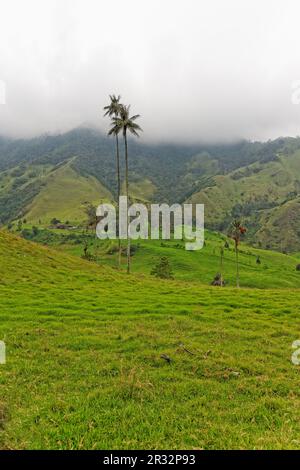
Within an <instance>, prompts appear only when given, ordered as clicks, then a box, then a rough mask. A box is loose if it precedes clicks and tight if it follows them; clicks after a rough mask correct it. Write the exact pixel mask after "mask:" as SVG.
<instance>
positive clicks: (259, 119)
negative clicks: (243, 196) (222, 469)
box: [0, 0, 300, 144]
mask: <svg viewBox="0 0 300 470" xmlns="http://www.w3.org/2000/svg"><path fill="white" fill-rule="evenodd" d="M299 13H300V5H299V2H297V1H296V0H285V1H283V0H274V1H272V4H270V2H261V1H259V0H251V1H250V0H245V1H243V2H240V1H239V0H228V1H226V2H221V1H218V0H210V1H206V0H204V1H201V2H200V1H198V0H188V2H187V5H186V7H185V8H182V2H180V1H179V0H164V1H163V2H162V1H160V0H153V1H152V2H148V3H147V2H143V3H142V4H141V2H140V0H132V1H131V2H129V3H124V2H123V1H121V0H115V1H114V2H99V1H98V0H85V1H83V0H72V1H68V0H66V1H61V0H44V1H43V2H40V1H38V0H28V1H26V2H19V1H17V0H11V1H10V2H1V18H2V25H1V29H0V81H3V83H4V84H5V87H6V104H5V105H0V130H1V133H4V134H6V135H12V136H18V137H20V136H27V137H28V136H33V135H39V134H41V133H45V132H54V133H56V132H65V131H67V130H70V129H72V128H74V127H77V126H79V125H81V124H82V123H83V122H90V123H92V124H93V125H95V126H98V127H99V128H100V129H102V130H104V131H105V130H106V128H107V123H106V122H105V121H104V120H103V119H102V114H103V113H102V108H103V106H104V105H105V104H107V100H108V94H110V93H116V94H121V95H122V98H123V100H124V101H125V103H131V104H132V107H133V111H134V113H135V112H137V113H140V114H141V115H142V121H141V125H142V127H143V128H144V131H145V132H144V135H143V137H142V138H143V140H144V141H152V142H153V141H166V142H167V141H175V142H177V143H178V142H181V143H182V142H185V143H188V144H189V143H191V142H201V141H206V142H216V141H218V142H221V141H223V142H224V141H226V142H232V141H235V140H239V139H250V140H267V139H269V138H271V139H274V138H276V137H278V136H281V135H292V136H297V135H298V134H299V128H300V106H296V105H295V104H293V103H292V101H291V98H292V93H293V92H294V91H295V90H294V89H293V85H294V86H295V87H296V88H297V87H298V88H300V87H299V84H298V85H297V80H299V79H300V62H299V55H298V54H297V51H295V48H296V47H297V46H296V45H297V44H298V39H299V21H298V19H299Z"/></svg>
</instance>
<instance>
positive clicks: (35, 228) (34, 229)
mask: <svg viewBox="0 0 300 470" xmlns="http://www.w3.org/2000/svg"><path fill="white" fill-rule="evenodd" d="M38 233H39V229H38V228H37V227H35V226H33V227H32V235H33V236H34V237H35V236H36V235H38Z"/></svg>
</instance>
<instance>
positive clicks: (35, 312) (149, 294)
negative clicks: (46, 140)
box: [0, 232, 300, 449]
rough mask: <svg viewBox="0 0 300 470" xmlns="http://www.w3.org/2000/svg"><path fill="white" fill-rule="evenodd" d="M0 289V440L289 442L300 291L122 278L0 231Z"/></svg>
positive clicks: (294, 426) (40, 443) (46, 443)
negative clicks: (2, 346)
mask: <svg viewBox="0 0 300 470" xmlns="http://www.w3.org/2000/svg"><path fill="white" fill-rule="evenodd" d="M170 250H171V249H170ZM0 296H1V311H0V339H2V340H4V341H5V342H6V346H7V364H6V365H0V448H2V449H23V448H27V449H32V448H34V449H40V448H45V449H48V448H60V449H86V448H89V449H116V448H121V449H133V448H147V449H153V448H157V449H166V448H172V449H179V448H189V449H214V448H250V449H254V448H256V449H280V448H300V440H299V432H300V424H299V423H300V419H299V418H300V416H299V414H300V412H299V410H300V392H299V390H300V388H299V385H300V382H299V368H298V367H297V366H293V365H292V363H291V360H290V357H291V352H292V349H291V345H292V342H293V341H294V340H296V339H299V332H300V319H299V318H300V317H299V304H300V291H299V290H296V289H285V290H280V289H277V290H256V289H240V290H236V289H232V288H230V287H228V288H226V289H219V288H210V287H206V286H201V285H200V284H199V283H196V282H185V281H182V280H177V281H161V280H155V279H152V278H150V277H148V276H146V275H143V274H141V273H139V274H137V275H135V274H133V275H130V276H126V275H125V274H123V273H120V272H118V271H117V270H115V269H112V268H109V267H108V266H105V267H99V266H98V265H96V264H94V263H90V262H85V261H83V260H80V259H79V258H77V257H73V256H71V255H67V254H64V253H61V252H57V251H53V250H51V249H49V248H46V247H41V246H39V245H35V244H32V243H29V242H27V241H25V240H22V239H19V238H18V237H16V236H13V235H11V234H8V233H7V232H0ZM162 353H164V354H168V355H169V356H170V357H171V364H170V365H169V364H168V363H167V362H166V361H164V360H163V359H161V358H160V356H161V354H162ZM128 423H130V425H129V424H128Z"/></svg>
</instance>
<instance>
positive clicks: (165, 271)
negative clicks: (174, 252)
mask: <svg viewBox="0 0 300 470" xmlns="http://www.w3.org/2000/svg"><path fill="white" fill-rule="evenodd" d="M151 274H152V276H155V277H159V278H161V279H174V276H173V272H172V268H171V265H170V262H169V260H168V258H167V257H166V256H162V257H161V258H160V259H159V261H158V263H157V264H156V265H155V266H154V268H153V269H152V271H151Z"/></svg>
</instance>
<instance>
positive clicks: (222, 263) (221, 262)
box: [220, 246, 224, 287]
mask: <svg viewBox="0 0 300 470" xmlns="http://www.w3.org/2000/svg"><path fill="white" fill-rule="evenodd" d="M223 265H224V248H223V246H221V248H220V285H221V287H223Z"/></svg>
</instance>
